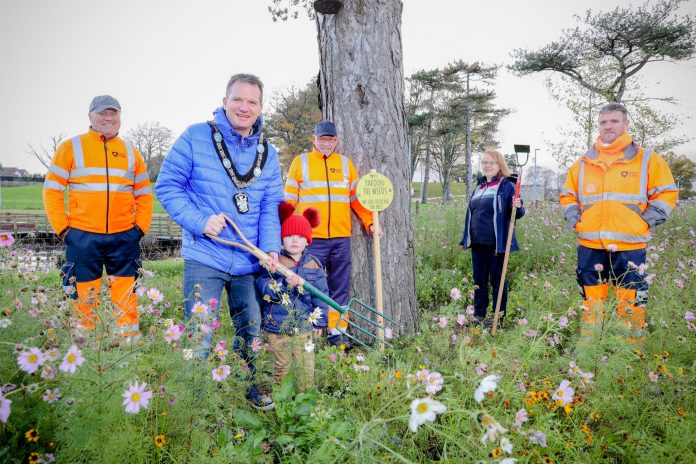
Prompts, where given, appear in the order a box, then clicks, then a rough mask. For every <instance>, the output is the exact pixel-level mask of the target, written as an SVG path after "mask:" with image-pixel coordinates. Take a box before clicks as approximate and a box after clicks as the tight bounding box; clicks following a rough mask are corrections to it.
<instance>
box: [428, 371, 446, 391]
mask: <svg viewBox="0 0 696 464" xmlns="http://www.w3.org/2000/svg"><path fill="white" fill-rule="evenodd" d="M443 383H445V379H443V378H442V374H440V373H439V372H431V373H430V374H428V377H427V378H426V380H425V392H426V393H428V394H430V395H434V394H436V393H437V392H439V391H440V390H442V384H443Z"/></svg>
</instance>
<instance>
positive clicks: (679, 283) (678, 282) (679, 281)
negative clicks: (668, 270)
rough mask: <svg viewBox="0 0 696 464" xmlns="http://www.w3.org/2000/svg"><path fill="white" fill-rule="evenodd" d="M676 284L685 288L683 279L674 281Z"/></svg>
mask: <svg viewBox="0 0 696 464" xmlns="http://www.w3.org/2000/svg"><path fill="white" fill-rule="evenodd" d="M674 283H675V284H676V285H677V287H679V288H684V281H683V280H681V279H674Z"/></svg>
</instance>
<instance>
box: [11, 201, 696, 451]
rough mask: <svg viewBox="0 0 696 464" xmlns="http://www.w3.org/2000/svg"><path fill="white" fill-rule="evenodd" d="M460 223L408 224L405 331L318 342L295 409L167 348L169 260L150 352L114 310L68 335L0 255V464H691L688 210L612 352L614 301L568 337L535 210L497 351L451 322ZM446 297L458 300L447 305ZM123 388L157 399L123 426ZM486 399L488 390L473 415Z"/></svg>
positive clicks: (424, 219) (150, 300)
mask: <svg viewBox="0 0 696 464" xmlns="http://www.w3.org/2000/svg"><path fill="white" fill-rule="evenodd" d="M414 211H415V210H414ZM463 212H464V205H463V204H462V203H452V204H449V205H446V206H442V205H435V204H429V205H424V206H421V207H420V208H418V210H417V213H415V212H414V214H417V215H418V216H417V218H416V230H415V237H416V272H417V292H418V298H419V303H420V308H419V314H420V316H421V324H420V328H419V331H418V333H417V334H407V335H404V334H401V333H400V332H399V330H398V327H395V328H394V332H395V334H396V336H395V338H394V339H393V340H392V342H393V345H394V347H393V348H388V349H386V350H385V352H384V353H380V352H379V351H371V352H365V353H362V352H359V350H354V351H353V352H350V353H348V354H345V353H343V352H342V351H340V350H337V349H333V348H328V347H327V346H326V345H325V344H324V343H323V341H318V343H317V346H316V348H315V352H316V359H317V368H316V384H317V389H316V390H310V391H309V392H307V393H298V392H296V391H295V389H294V387H293V384H292V382H287V383H284V384H283V385H281V386H279V387H276V388H275V390H274V393H273V395H274V398H275V401H276V409H275V410H274V411H270V412H256V411H254V410H252V409H251V408H250V407H249V405H248V403H247V402H246V401H245V399H244V391H245V388H246V386H247V383H246V381H245V380H244V377H245V371H244V369H243V365H242V362H241V360H240V359H239V358H237V357H235V356H233V355H232V354H231V353H229V354H228V355H227V356H226V358H225V359H224V360H222V359H220V357H219V356H216V355H213V356H211V357H210V358H209V360H207V361H198V360H194V359H188V356H187V351H186V349H187V348H189V347H191V346H192V344H193V343H194V340H195V337H196V336H197V335H196V332H195V331H194V332H192V337H193V339H188V338H187V337H186V336H185V335H184V336H182V337H181V338H180V339H179V340H177V341H172V342H167V341H166V340H165V331H166V330H167V328H168V327H169V328H171V327H172V326H171V324H175V325H176V324H179V323H180V322H181V318H180V307H181V300H182V298H183V295H182V294H181V274H182V267H183V265H182V262H181V261H180V260H168V261H159V262H148V263H146V264H145V268H146V270H147V274H146V275H144V276H143V278H142V279H141V282H140V285H141V287H142V290H141V291H142V295H141V296H140V301H141V304H142V317H141V328H142V329H143V331H144V333H145V343H144V344H143V345H140V346H132V347H124V348H119V347H112V346H111V344H110V341H111V339H112V334H111V331H112V330H113V320H112V319H113V317H112V316H111V315H110V310H109V309H107V308H104V309H102V310H101V311H100V315H101V316H102V323H101V324H99V327H98V328H97V330H95V331H94V332H92V333H88V334H84V333H80V332H79V331H76V330H75V328H74V327H73V325H72V323H71V321H72V319H71V317H70V312H71V311H70V308H71V304H70V302H69V301H66V300H65V298H64V297H63V295H62V290H61V288H60V284H59V278H58V274H57V272H56V271H54V272H51V273H48V274H41V273H34V272H31V271H30V270H25V269H22V265H21V264H20V263H21V262H24V260H25V259H26V256H27V253H26V252H23V253H15V251H14V250H16V249H17V248H16V245H14V246H13V247H10V248H4V249H2V251H0V256H1V257H0V265H2V266H3V271H2V273H1V274H0V286H1V288H2V292H0V308H1V309H2V316H0V385H4V386H3V394H2V395H3V397H2V398H3V399H1V400H0V460H1V461H2V462H8V463H15V462H16V463H19V462H27V461H28V460H30V459H33V458H35V459H38V458H39V457H40V458H41V459H44V460H46V459H48V457H49V455H50V457H56V458H57V462H85V463H86V462H100V463H118V462H128V463H146V462H147V463H149V462H177V463H198V462H201V463H203V462H205V463H215V462H220V463H228V462H262V463H272V462H297V463H301V462H315V463H324V462H327V463H373V462H374V463H376V462H380V463H381V462H400V463H408V462H433V461H439V462H452V463H460V462H461V463H463V462H489V463H490V462H495V463H502V462H505V463H510V462H517V463H549V462H556V463H580V462H581V463H606V462H610V463H634V462H638V463H640V462H645V463H651V464H654V463H662V462H684V463H687V462H696V420H695V418H696V395H695V393H696V383H695V380H696V363H695V362H694V354H695V350H694V346H695V344H694V342H695V341H696V325H694V320H693V318H694V314H693V313H694V312H696V306H695V303H694V302H695V301H696V259H694V253H693V249H694V247H696V231H694V225H695V224H696V207H694V206H693V205H680V206H679V207H678V208H677V209H676V210H675V211H674V213H673V215H672V217H671V218H670V220H669V221H668V222H667V223H666V224H664V225H662V226H660V227H659V228H658V230H657V232H656V236H655V238H654V239H653V241H652V242H651V243H650V248H649V252H648V254H649V255H650V261H649V267H648V269H647V271H646V272H648V273H649V274H654V277H653V284H652V286H651V290H650V297H649V304H648V310H647V314H648V322H649V325H648V330H647V335H646V337H645V342H644V344H641V345H630V344H628V343H627V342H626V341H625V340H624V329H623V327H622V326H621V325H620V324H619V323H618V322H617V320H616V317H615V314H614V313H613V311H614V309H615V307H614V306H615V301H614V300H612V299H610V300H609V301H608V302H607V305H606V310H607V311H606V319H605V320H604V324H603V325H601V326H599V327H598V329H597V330H596V332H595V333H594V337H593V340H592V341H591V342H590V343H581V342H580V341H579V334H578V332H579V329H578V324H579V315H578V314H579V312H580V311H581V310H582V309H581V308H580V303H581V301H580V297H579V295H578V293H577V284H576V282H575V277H574V266H575V245H574V238H573V236H572V235H571V234H570V233H569V232H567V231H566V229H565V227H564V225H563V223H562V218H561V215H560V212H559V211H558V210H557V209H555V208H554V209H552V208H551V207H545V206H544V207H540V208H538V209H535V210H530V211H529V212H528V215H527V216H526V217H524V218H523V219H521V220H520V222H519V223H518V224H519V232H518V238H519V240H520V243H521V246H522V250H521V251H520V252H519V253H515V254H514V255H513V256H512V258H511V261H510V268H509V282H510V287H511V289H510V298H509V304H508V311H509V313H508V317H507V320H506V321H507V323H506V326H505V327H504V329H503V330H502V331H500V332H499V333H498V334H497V335H496V337H492V336H491V335H490V334H489V333H488V332H487V331H481V330H480V328H478V327H467V326H464V325H460V324H459V322H460V321H463V320H464V319H466V318H467V317H469V316H468V309H469V308H468V307H469V305H470V303H471V297H470V292H471V291H472V290H473V287H472V284H471V259H470V254H469V252H464V251H462V250H461V249H460V248H459V246H458V242H459V239H460V236H459V235H460V233H461V226H462V219H463ZM453 288H457V289H458V290H459V291H460V292H461V295H462V296H461V298H458V299H453V298H452V297H451V295H452V294H454V295H455V296H456V292H454V293H453V292H452V289H453ZM152 289H156V290H158V291H159V292H161V293H162V298H161V301H160V298H159V296H158V292H154V291H153V290H152ZM148 295H149V296H148ZM102 300H103V301H106V300H108V298H106V297H102ZM221 321H222V325H221V326H220V328H218V329H217V332H216V334H215V340H214V342H215V343H217V342H220V341H223V340H225V341H227V346H228V347H229V346H230V344H231V341H232V338H231V334H232V329H231V327H230V324H231V322H230V318H229V315H228V314H227V313H226V309H225V308H224V307H223V310H222V317H221ZM73 345H74V346H75V347H77V348H78V349H79V350H81V354H82V356H83V357H84V358H85V361H84V363H83V364H82V365H80V366H78V367H77V368H76V371H75V372H74V373H69V372H65V371H63V370H61V369H60V367H59V365H60V364H61V362H66V361H65V356H66V354H67V352H68V349H69V348H70V347H71V346H73ZM31 348H36V349H39V350H41V353H42V355H43V356H45V357H47V358H51V359H54V360H51V359H47V360H46V361H45V362H44V363H43V365H42V366H39V367H38V368H37V370H36V372H34V373H28V372H26V371H25V370H22V369H20V368H19V363H18V358H20V357H21V356H23V355H22V353H29V350H30V349H31ZM51 349H56V350H57V352H56V354H55V358H53V356H54V354H53V353H52V352H51V351H50V350H51ZM259 356H260V357H259V362H258V365H259V370H260V372H261V374H260V378H261V379H262V383H264V384H265V385H267V386H269V387H270V377H269V372H270V369H271V366H270V357H269V354H268V352H267V351H266V350H265V349H264V348H263V347H262V348H261V350H260V352H259ZM221 365H227V366H230V369H231V375H230V376H229V377H227V378H225V379H224V380H222V381H216V380H214V379H213V375H212V372H213V370H215V369H217V368H218V367H220V366H221ZM573 365H575V366H576V367H577V369H572V368H571V366H573ZM46 366H48V370H49V375H45V370H46V369H47V367H46ZM51 369H53V370H54V371H55V376H54V377H51V375H50V371H51ZM580 373H583V374H584V376H581V375H580ZM589 374H592V375H591V376H590V375H589ZM488 376H497V377H499V379H498V380H497V381H491V379H490V378H488ZM419 378H423V379H425V380H424V381H422V380H419ZM487 378H488V379H487ZM485 379H487V380H485ZM583 379H585V381H583ZM484 380H485V381H484ZM494 380H495V379H494ZM134 382H138V383H140V384H142V383H145V384H146V386H145V387H144V390H145V391H149V392H151V393H152V398H151V399H150V400H149V401H147V407H146V408H145V407H142V408H141V409H140V411H139V412H138V413H136V414H130V413H127V412H126V411H125V409H124V405H123V403H124V398H123V396H122V395H123V394H124V393H125V392H126V390H127V389H128V388H129V385H132V384H133V383H134ZM491 382H492V383H493V384H495V389H491V388H490V384H491ZM564 382H566V383H567V387H569V388H571V389H572V392H569V391H568V390H567V389H565V390H564V395H565V396H564V397H563V398H565V400H566V401H567V403H565V404H563V403H564V401H560V402H559V401H556V400H555V399H554V396H556V397H558V395H557V392H558V391H559V388H560V387H561V386H562V385H565V384H564ZM482 384H485V385H488V386H489V388H488V389H486V390H488V391H487V392H486V393H482V394H481V396H480V397H478V399H477V398H475V392H476V390H477V389H480V387H481V386H482ZM49 390H50V392H49ZM56 391H58V394H56ZM56 397H58V398H57V400H56V401H53V400H54V399H56ZM423 398H432V399H433V400H436V401H439V402H440V403H441V404H442V406H443V407H444V408H445V409H446V411H445V412H443V413H438V414H437V417H435V416H434V415H433V418H434V421H433V422H430V421H427V420H426V421H425V422H424V423H423V424H422V425H420V426H418V427H417V428H415V432H414V431H412V429H411V428H410V427H409V422H410V420H412V419H411V416H412V413H411V410H410V406H411V404H412V402H413V401H414V400H418V399H423ZM8 400H9V401H11V404H10V405H8V404H7V401H8ZM479 400H480V401H479ZM49 401H51V402H49ZM6 406H7V408H8V409H9V411H8V412H9V415H8V416H7V417H6V418H5V420H6V422H5V420H2V419H3V415H2V414H3V408H5V407H6ZM426 409H427V408H426ZM481 414H487V415H488V416H490V417H492V418H493V419H494V420H495V421H496V422H497V423H498V424H500V427H501V428H500V429H496V430H497V431H496V430H494V428H493V427H488V428H487V427H486V426H485V424H488V425H490V424H492V422H490V420H488V422H485V423H484V424H482V423H481V422H480V421H479V420H478V419H477V418H478V417H480V415H481ZM488 416H484V417H486V418H488ZM414 417H416V416H414ZM503 430H504V431H503ZM160 445H161V446H160ZM31 453H36V454H34V455H32V454H31ZM512 460H514V461H512Z"/></svg>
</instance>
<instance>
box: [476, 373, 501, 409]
mask: <svg viewBox="0 0 696 464" xmlns="http://www.w3.org/2000/svg"><path fill="white" fill-rule="evenodd" d="M498 382H500V376H498V375H489V376H487V377H484V378H483V380H481V383H480V384H479V386H478V388H476V391H475V392H474V399H475V400H476V401H477V402H479V403H480V402H481V401H483V395H485V394H486V393H488V392H492V391H495V389H496V388H497V387H498Z"/></svg>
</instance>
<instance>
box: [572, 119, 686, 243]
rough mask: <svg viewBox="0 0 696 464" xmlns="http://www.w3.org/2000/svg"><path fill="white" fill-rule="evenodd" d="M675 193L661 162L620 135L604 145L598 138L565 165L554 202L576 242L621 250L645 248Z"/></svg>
mask: <svg viewBox="0 0 696 464" xmlns="http://www.w3.org/2000/svg"><path fill="white" fill-rule="evenodd" d="M612 160H613V162H612ZM678 194H679V189H678V188H677V186H676V185H675V183H674V178H673V177H672V172H671V171H670V169H669V166H668V165H667V162H666V161H665V160H664V159H663V158H662V157H661V156H659V155H657V154H655V153H652V150H648V149H644V148H643V147H639V146H637V145H635V144H634V143H633V139H632V138H631V136H630V135H628V134H627V133H624V134H623V135H621V136H620V137H618V138H617V139H616V140H614V142H612V143H611V144H609V145H607V146H604V145H603V144H602V142H601V138H598V139H597V142H596V143H595V145H594V147H592V148H591V149H590V150H589V151H588V152H587V153H586V154H585V155H583V156H582V157H581V158H580V159H579V160H578V161H576V162H575V163H574V164H573V165H572V166H571V167H570V169H569V170H568V175H567V177H566V181H565V185H564V186H563V190H562V191H561V195H560V201H561V205H562V206H563V214H564V215H565V217H566V220H567V221H568V225H569V226H570V228H571V229H573V230H574V231H575V232H576V234H577V237H578V243H579V244H580V245H582V246H585V247H588V248H594V249H605V250H606V249H608V248H609V246H610V245H614V246H616V250H617V251H625V250H637V249H640V248H645V247H646V244H647V242H648V241H649V240H650V239H651V237H652V236H651V233H650V232H651V229H652V228H653V227H654V226H655V225H657V224H661V223H663V222H664V221H666V220H667V217H668V216H669V214H670V213H671V211H672V209H673V208H674V206H675V204H676V201H677V196H678Z"/></svg>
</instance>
